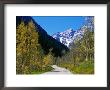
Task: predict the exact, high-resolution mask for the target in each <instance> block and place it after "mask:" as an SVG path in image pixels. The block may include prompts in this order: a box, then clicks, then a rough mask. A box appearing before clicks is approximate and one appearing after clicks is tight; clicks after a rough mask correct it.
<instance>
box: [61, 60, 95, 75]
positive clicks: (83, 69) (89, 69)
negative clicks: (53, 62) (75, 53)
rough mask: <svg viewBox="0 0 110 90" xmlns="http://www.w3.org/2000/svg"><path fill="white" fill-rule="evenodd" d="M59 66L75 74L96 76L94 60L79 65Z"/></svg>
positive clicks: (64, 64)
mask: <svg viewBox="0 0 110 90" xmlns="http://www.w3.org/2000/svg"><path fill="white" fill-rule="evenodd" d="M59 66H60V67H64V68H66V69H68V70H70V71H71V72H72V73H73V74H94V62H93V61H92V60H91V61H84V62H81V63H79V64H78V65H73V64H72V63H62V64H60V65H59Z"/></svg>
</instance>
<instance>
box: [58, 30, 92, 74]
mask: <svg viewBox="0 0 110 90" xmlns="http://www.w3.org/2000/svg"><path fill="white" fill-rule="evenodd" d="M57 63H58V64H57V65H59V66H61V67H65V68H67V69H69V70H70V71H71V72H73V73H76V74H93V73H94V32H93V31H89V30H85V33H84V36H83V38H82V39H81V40H76V41H75V43H74V44H73V46H72V47H71V50H70V52H69V53H67V54H66V55H65V56H63V57H61V58H60V59H58V60H57Z"/></svg>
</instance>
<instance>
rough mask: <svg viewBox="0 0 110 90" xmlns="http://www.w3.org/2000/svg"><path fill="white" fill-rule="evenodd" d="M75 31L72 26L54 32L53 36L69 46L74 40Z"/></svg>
mask: <svg viewBox="0 0 110 90" xmlns="http://www.w3.org/2000/svg"><path fill="white" fill-rule="evenodd" d="M74 33H75V31H74V30H73V29H71V28H70V29H68V30H66V31H64V32H58V33H56V34H53V35H52V37H53V38H55V39H56V40H58V41H60V42H61V43H63V44H64V45H66V46H67V47H69V45H70V43H71V42H72V41H73V40H72V38H73V36H74Z"/></svg>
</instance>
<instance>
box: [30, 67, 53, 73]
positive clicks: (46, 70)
mask: <svg viewBox="0 0 110 90" xmlns="http://www.w3.org/2000/svg"><path fill="white" fill-rule="evenodd" d="M51 70H53V68H52V67H51V66H48V67H46V68H44V69H42V70H39V71H38V70H36V71H33V72H31V74H42V73H45V72H48V71H51Z"/></svg>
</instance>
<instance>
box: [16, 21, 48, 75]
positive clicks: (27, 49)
mask: <svg viewBox="0 0 110 90" xmlns="http://www.w3.org/2000/svg"><path fill="white" fill-rule="evenodd" d="M38 39H39V35H38V32H37V30H36V28H35V25H34V24H33V22H32V21H30V22H29V23H28V25H25V24H24V22H21V24H20V25H18V26H17V29H16V73H17V74H31V73H32V72H39V71H42V68H43V67H44V66H45V67H46V65H48V64H49V63H50V61H48V60H50V59H49V58H50V55H49V56H46V57H47V58H48V60H47V59H46V60H47V61H45V62H48V63H46V64H44V61H43V58H44V54H43V50H42V49H41V45H40V44H39V43H38ZM44 60H45V59H44Z"/></svg>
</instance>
